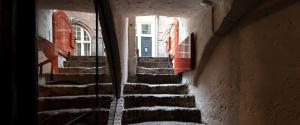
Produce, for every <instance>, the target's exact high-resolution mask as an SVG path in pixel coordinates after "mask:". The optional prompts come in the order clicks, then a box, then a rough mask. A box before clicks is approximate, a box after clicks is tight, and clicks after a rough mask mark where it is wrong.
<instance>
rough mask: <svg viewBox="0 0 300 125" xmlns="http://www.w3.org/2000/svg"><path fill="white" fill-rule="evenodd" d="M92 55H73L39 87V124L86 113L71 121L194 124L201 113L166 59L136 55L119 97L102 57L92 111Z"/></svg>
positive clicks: (50, 124) (47, 124)
mask: <svg viewBox="0 0 300 125" xmlns="http://www.w3.org/2000/svg"><path fill="white" fill-rule="evenodd" d="M94 58H95V57H84V56H82V57H80V56H72V57H71V58H70V60H69V61H65V62H64V66H65V67H64V68H60V69H59V73H55V74H53V76H52V80H51V75H50V74H46V81H47V82H46V84H45V85H40V86H39V98H38V101H39V112H38V115H39V124H42V125H65V124H67V123H68V122H70V121H72V120H74V119H75V118H77V117H78V116H81V115H83V114H85V113H90V115H87V117H86V118H83V119H82V120H80V121H77V122H76V124H78V125H79V124H86V125H90V124H96V112H97V113H98V119H99V121H98V124H101V125H107V124H109V125H119V124H139V125H197V124H201V112H200V110H199V109H197V108H196V104H195V97H194V96H192V95H189V94H188V93H189V90H188V85H187V84H183V83H181V76H180V75H175V74H174V73H173V69H172V68H171V67H172V64H171V63H170V62H169V61H168V58H161V57H160V58H153V57H140V58H139V59H138V66H137V69H136V70H137V74H136V76H133V77H130V78H128V83H125V84H124V86H123V92H122V93H123V94H122V97H121V98H120V99H119V100H116V99H115V98H114V97H113V94H112V93H113V92H112V83H111V79H110V77H109V76H108V75H107V74H108V73H107V71H106V70H107V67H106V63H105V62H104V60H105V58H104V57H100V59H99V60H100V62H99V81H100V83H99V84H98V85H99V90H100V91H99V105H100V106H99V108H97V109H95V108H94V107H95V105H96V96H95V87H96V84H95V83H94V81H95V68H94V65H95V59H94Z"/></svg>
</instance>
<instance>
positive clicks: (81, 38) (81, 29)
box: [72, 25, 92, 56]
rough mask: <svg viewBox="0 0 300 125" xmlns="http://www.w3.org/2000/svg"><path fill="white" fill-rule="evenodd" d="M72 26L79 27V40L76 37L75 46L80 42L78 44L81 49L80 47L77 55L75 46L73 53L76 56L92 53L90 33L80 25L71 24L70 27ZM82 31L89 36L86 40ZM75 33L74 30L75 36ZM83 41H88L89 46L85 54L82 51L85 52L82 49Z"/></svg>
mask: <svg viewBox="0 0 300 125" xmlns="http://www.w3.org/2000/svg"><path fill="white" fill-rule="evenodd" d="M73 27H76V28H80V40H77V39H76V46H75V47H77V43H80V44H81V45H80V46H81V49H80V50H81V52H80V55H77V48H75V55H76V56H90V55H91V54H92V37H91V35H90V33H89V32H88V31H87V30H86V29H85V28H84V27H82V26H79V25H73V26H72V28H73ZM84 32H86V34H87V35H88V37H89V40H88V41H85V40H84ZM76 35H77V33H76V32H75V37H76ZM85 43H89V48H90V49H89V52H88V54H87V55H85V53H84V52H85V50H84V44H85Z"/></svg>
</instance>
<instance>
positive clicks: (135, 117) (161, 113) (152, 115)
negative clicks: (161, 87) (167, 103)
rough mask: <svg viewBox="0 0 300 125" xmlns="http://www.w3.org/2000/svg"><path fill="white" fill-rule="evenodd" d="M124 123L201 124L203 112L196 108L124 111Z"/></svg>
mask: <svg viewBox="0 0 300 125" xmlns="http://www.w3.org/2000/svg"><path fill="white" fill-rule="evenodd" d="M122 116H123V117H122V123H123V124H129V123H140V122H149V121H179V122H196V123H201V112H200V110H198V109H196V108H181V107H141V108H131V109H124V110H123V115H122Z"/></svg>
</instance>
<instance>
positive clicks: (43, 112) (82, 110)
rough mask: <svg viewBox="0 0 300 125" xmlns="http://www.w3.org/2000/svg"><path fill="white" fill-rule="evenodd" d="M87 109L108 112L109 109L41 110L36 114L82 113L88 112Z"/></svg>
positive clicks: (88, 109)
mask: <svg viewBox="0 0 300 125" xmlns="http://www.w3.org/2000/svg"><path fill="white" fill-rule="evenodd" d="M89 111H95V112H96V111H103V112H109V109H106V108H97V109H95V108H81V109H59V110H51V111H41V112H38V114H39V115H41V114H49V115H55V114H61V113H84V112H89Z"/></svg>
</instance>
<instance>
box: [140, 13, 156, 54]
mask: <svg viewBox="0 0 300 125" xmlns="http://www.w3.org/2000/svg"><path fill="white" fill-rule="evenodd" d="M151 17H154V20H153V21H152V19H150V20H148V19H145V20H143V21H137V22H136V37H137V40H138V42H137V43H138V49H139V56H141V55H142V52H141V37H151V40H152V43H151V48H152V50H151V57H156V56H157V55H156V51H157V47H156V32H157V30H156V25H157V24H156V23H157V22H156V19H155V18H156V16H149V17H148V16H147V18H151ZM142 24H150V25H151V34H142Z"/></svg>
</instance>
